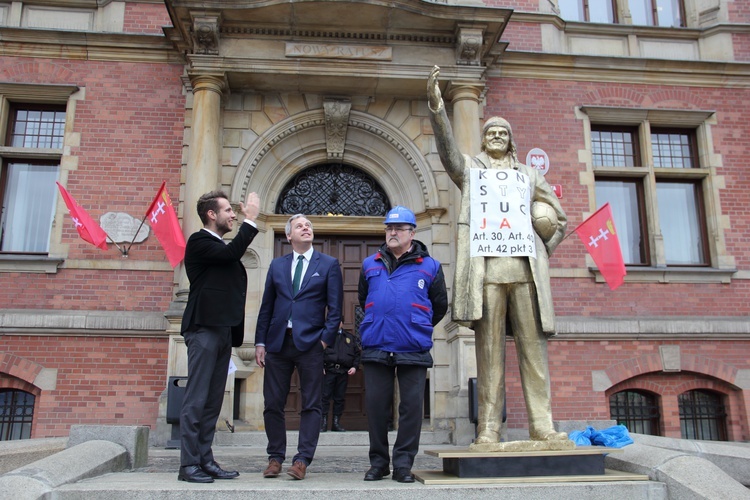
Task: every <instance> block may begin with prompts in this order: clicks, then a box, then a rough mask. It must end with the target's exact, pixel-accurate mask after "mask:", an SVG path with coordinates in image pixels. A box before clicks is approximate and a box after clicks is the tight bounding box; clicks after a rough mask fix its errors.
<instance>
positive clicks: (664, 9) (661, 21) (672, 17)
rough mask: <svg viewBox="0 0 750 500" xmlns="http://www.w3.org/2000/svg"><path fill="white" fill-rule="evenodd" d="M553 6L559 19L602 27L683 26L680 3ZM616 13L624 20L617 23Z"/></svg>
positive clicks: (607, 1)
mask: <svg viewBox="0 0 750 500" xmlns="http://www.w3.org/2000/svg"><path fill="white" fill-rule="evenodd" d="M557 5H558V7H559V9H560V17H562V18H563V19H565V20H566V21H580V22H589V23H604V24H614V23H620V22H631V23H632V24H635V25H641V26H661V27H667V28H677V27H684V26H685V5H684V2H683V0H557ZM618 13H619V14H622V15H623V16H624V18H625V19H626V20H625V21H620V20H618V17H619V14H618ZM628 14H629V16H628ZM628 17H629V19H630V20H629V21H628V20H627V19H628Z"/></svg>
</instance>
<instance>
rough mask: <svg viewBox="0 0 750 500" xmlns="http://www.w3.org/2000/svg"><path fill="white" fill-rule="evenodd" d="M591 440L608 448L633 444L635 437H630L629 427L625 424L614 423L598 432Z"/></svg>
mask: <svg viewBox="0 0 750 500" xmlns="http://www.w3.org/2000/svg"><path fill="white" fill-rule="evenodd" d="M591 442H592V443H593V444H595V445H598V446H606V447H608V448H622V447H623V446H627V445H629V444H633V438H631V437H630V434H629V433H628V428H627V427H625V426H624V425H613V426H612V427H608V428H606V429H602V430H601V431H599V432H597V433H596V434H595V435H594V436H593V437H592V438H591Z"/></svg>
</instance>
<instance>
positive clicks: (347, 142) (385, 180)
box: [230, 99, 447, 430]
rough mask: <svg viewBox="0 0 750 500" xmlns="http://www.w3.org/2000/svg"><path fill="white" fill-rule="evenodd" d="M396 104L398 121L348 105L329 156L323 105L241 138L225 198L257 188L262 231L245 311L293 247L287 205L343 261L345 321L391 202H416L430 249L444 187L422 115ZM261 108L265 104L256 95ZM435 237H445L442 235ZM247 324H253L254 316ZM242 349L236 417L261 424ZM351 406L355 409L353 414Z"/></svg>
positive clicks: (354, 394) (291, 414)
mask: <svg viewBox="0 0 750 500" xmlns="http://www.w3.org/2000/svg"><path fill="white" fill-rule="evenodd" d="M269 100H270V99H269ZM393 109H394V112H395V113H397V114H399V118H398V120H395V121H397V122H398V123H400V124H401V125H394V123H392V122H391V121H387V120H385V119H382V118H379V117H377V116H374V115H371V114H368V113H366V112H365V111H359V110H352V111H351V113H350V114H349V115H348V117H347V121H346V123H347V127H346V132H345V133H344V134H343V135H341V136H339V138H340V139H341V141H342V143H341V144H339V145H340V146H341V150H340V151H341V152H340V153H336V154H337V155H338V156H335V155H334V156H332V153H331V149H330V147H329V146H330V145H331V137H330V135H329V130H328V128H327V122H328V120H327V115H326V111H325V110H324V109H323V108H322V107H321V108H317V109H308V110H306V111H302V112H299V113H297V114H294V115H291V116H289V117H288V118H286V119H283V120H281V121H279V122H277V123H275V124H274V125H272V126H270V127H268V128H267V129H265V130H264V131H263V132H262V133H259V134H258V135H257V136H256V137H255V138H254V139H253V141H252V142H249V143H248V144H247V149H246V150H245V151H244V153H243V155H242V157H241V158H240V159H239V161H238V163H237V168H236V170H235V174H234V177H233V180H232V182H231V193H230V198H231V199H238V200H239V199H244V197H245V196H246V193H247V192H248V191H255V192H257V193H258V194H259V196H260V198H261V212H262V217H261V218H260V220H259V229H260V233H259V235H258V236H257V237H256V239H255V240H254V241H253V250H254V251H255V252H257V267H255V268H253V269H250V268H248V279H249V281H248V283H249V289H248V297H249V301H248V309H247V312H248V315H249V317H252V315H253V314H254V311H253V307H254V304H256V303H259V302H260V299H261V297H262V292H263V284H264V282H265V275H266V272H267V270H268V266H269V264H270V262H271V260H273V258H274V257H276V256H279V255H283V254H285V253H288V251H290V249H289V247H288V246H286V245H287V243H286V237H285V235H284V224H285V223H286V219H287V218H288V214H290V213H305V214H307V215H308V216H309V218H310V219H311V221H312V222H313V224H314V228H315V240H316V244H317V245H321V247H320V248H319V249H320V250H321V251H323V252H325V253H328V254H331V255H335V256H336V257H337V258H338V259H339V261H340V262H341V263H342V271H343V275H344V281H345V283H346V289H345V294H346V298H345V304H344V319H345V326H347V327H349V328H352V329H353V328H354V323H355V318H356V305H357V296H356V288H357V282H358V279H359V270H360V267H361V263H362V261H363V260H364V258H365V257H366V256H367V255H369V254H372V253H374V252H375V251H376V250H377V248H378V247H379V246H380V245H381V244H382V242H383V241H384V237H383V225H382V221H383V216H384V215H385V212H386V211H387V209H388V208H389V207H390V206H391V205H392V204H393V205H396V204H399V205H406V206H409V207H410V208H412V210H414V212H415V213H416V214H417V219H418V224H419V236H420V239H421V240H422V241H423V242H424V243H425V244H427V245H428V247H431V245H432V243H433V241H434V238H433V230H434V229H433V224H434V223H436V222H439V221H440V215H442V214H443V213H444V209H442V208H441V207H440V205H439V203H440V202H439V200H440V196H439V194H440V191H441V189H440V188H439V187H438V184H437V180H436V178H435V173H434V172H433V170H432V167H431V166H430V164H429V163H428V162H427V160H426V159H425V157H424V153H423V152H422V151H423V150H426V149H428V147H429V146H428V145H427V143H428V141H429V139H428V138H427V136H420V137H416V138H413V137H410V135H412V136H413V135H414V133H415V132H417V131H419V130H421V129H420V128H418V127H416V128H415V126H414V125H415V123H419V122H420V120H422V118H421V117H418V116H415V117H414V118H413V119H410V120H405V119H404V117H403V115H402V112H406V113H407V115H408V112H409V110H410V109H412V107H411V106H408V105H406V104H399V105H395V104H394V106H393ZM258 112H259V113H262V112H266V111H265V107H264V105H263V104H262V103H261V105H260V106H259V107H258ZM251 121H252V122H254V118H253V120H251ZM259 121H260V120H259ZM402 129H403V130H402ZM407 132H408V134H407ZM415 139H418V140H415ZM334 187H335V188H337V189H334ZM342 187H343V189H342ZM442 190H443V191H445V189H444V188H443V189H442ZM304 200H307V201H304ZM310 200H313V201H314V202H313V203H310ZM342 206H343V208H342ZM285 214H286V215H285ZM440 234H441V236H442V235H443V234H444V232H440ZM441 243H442V244H443V245H446V244H447V241H441ZM443 248H445V247H443ZM249 324H253V323H252V320H250V323H249ZM252 338H253V337H252V334H250V335H248V336H246V341H250V342H252V341H251V340H250V339H252ZM238 351H240V352H239V355H240V358H241V359H242V361H243V362H244V366H243V367H240V368H241V369H240V370H239V371H238V372H237V374H236V377H237V378H238V379H239V380H236V384H235V387H236V388H237V390H238V391H239V392H241V395H240V397H238V398H235V400H236V401H237V403H236V404H237V405H238V406H239V411H238V412H236V415H238V416H239V418H241V419H242V420H244V421H245V422H247V423H248V424H249V425H251V426H258V427H260V426H261V425H262V422H263V419H262V409H263V398H262V381H263V370H260V369H258V368H257V366H256V365H255V363H254V359H253V355H254V354H253V352H254V350H253V349H239V350H238ZM428 376H429V375H428ZM431 387H434V386H431ZM349 393H350V394H349V397H348V401H347V409H346V414H345V418H344V422H343V423H344V426H345V427H346V428H347V429H352V430H353V429H357V428H361V429H364V428H365V425H366V419H365V415H364V408H363V398H362V395H363V388H362V387H361V384H360V383H359V382H358V381H357V380H352V381H350V391H349ZM294 398H295V393H294V392H293V396H292V397H291V398H290V400H289V401H288V410H289V411H288V412H287V425H288V428H294V426H295V424H296V422H297V421H298V414H297V412H296V411H295V410H294V408H295V407H296V401H295V400H294ZM428 398H430V396H429V395H428ZM360 408H361V410H360ZM431 409H432V408H431V404H426V405H425V411H426V412H427V411H431ZM350 412H351V413H354V412H359V413H358V414H357V416H355V415H350ZM358 422H359V423H358Z"/></svg>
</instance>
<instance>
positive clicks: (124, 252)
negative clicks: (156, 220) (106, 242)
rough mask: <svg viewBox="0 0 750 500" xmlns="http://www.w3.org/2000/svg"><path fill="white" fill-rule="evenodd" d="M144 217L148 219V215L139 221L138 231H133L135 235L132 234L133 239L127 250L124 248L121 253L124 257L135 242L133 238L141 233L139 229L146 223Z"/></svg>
mask: <svg viewBox="0 0 750 500" xmlns="http://www.w3.org/2000/svg"><path fill="white" fill-rule="evenodd" d="M146 217H148V214H146V215H144V216H143V219H141V225H140V226H138V229H137V230H136V231H135V234H133V239H132V240H130V245H128V248H126V249H125V250H124V251H123V252H122V253H123V255H124V256H125V257H127V256H128V253H129V252H130V247H132V246H133V243H134V242H135V238H136V237H137V236H138V233H140V232H141V228H142V227H143V224H144V223H145V222H146ZM123 246H124V245H123Z"/></svg>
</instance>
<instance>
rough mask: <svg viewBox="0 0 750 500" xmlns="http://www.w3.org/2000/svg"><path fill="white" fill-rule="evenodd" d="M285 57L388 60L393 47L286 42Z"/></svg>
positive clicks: (391, 55) (391, 54) (390, 57)
mask: <svg viewBox="0 0 750 500" xmlns="http://www.w3.org/2000/svg"><path fill="white" fill-rule="evenodd" d="M285 54H286V56H287V57H324V58H328V59H376V60H380V61H390V60H391V59H393V49H392V48H391V47H385V46H382V45H340V44H332V43H301V42H287V43H286V53H285Z"/></svg>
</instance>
